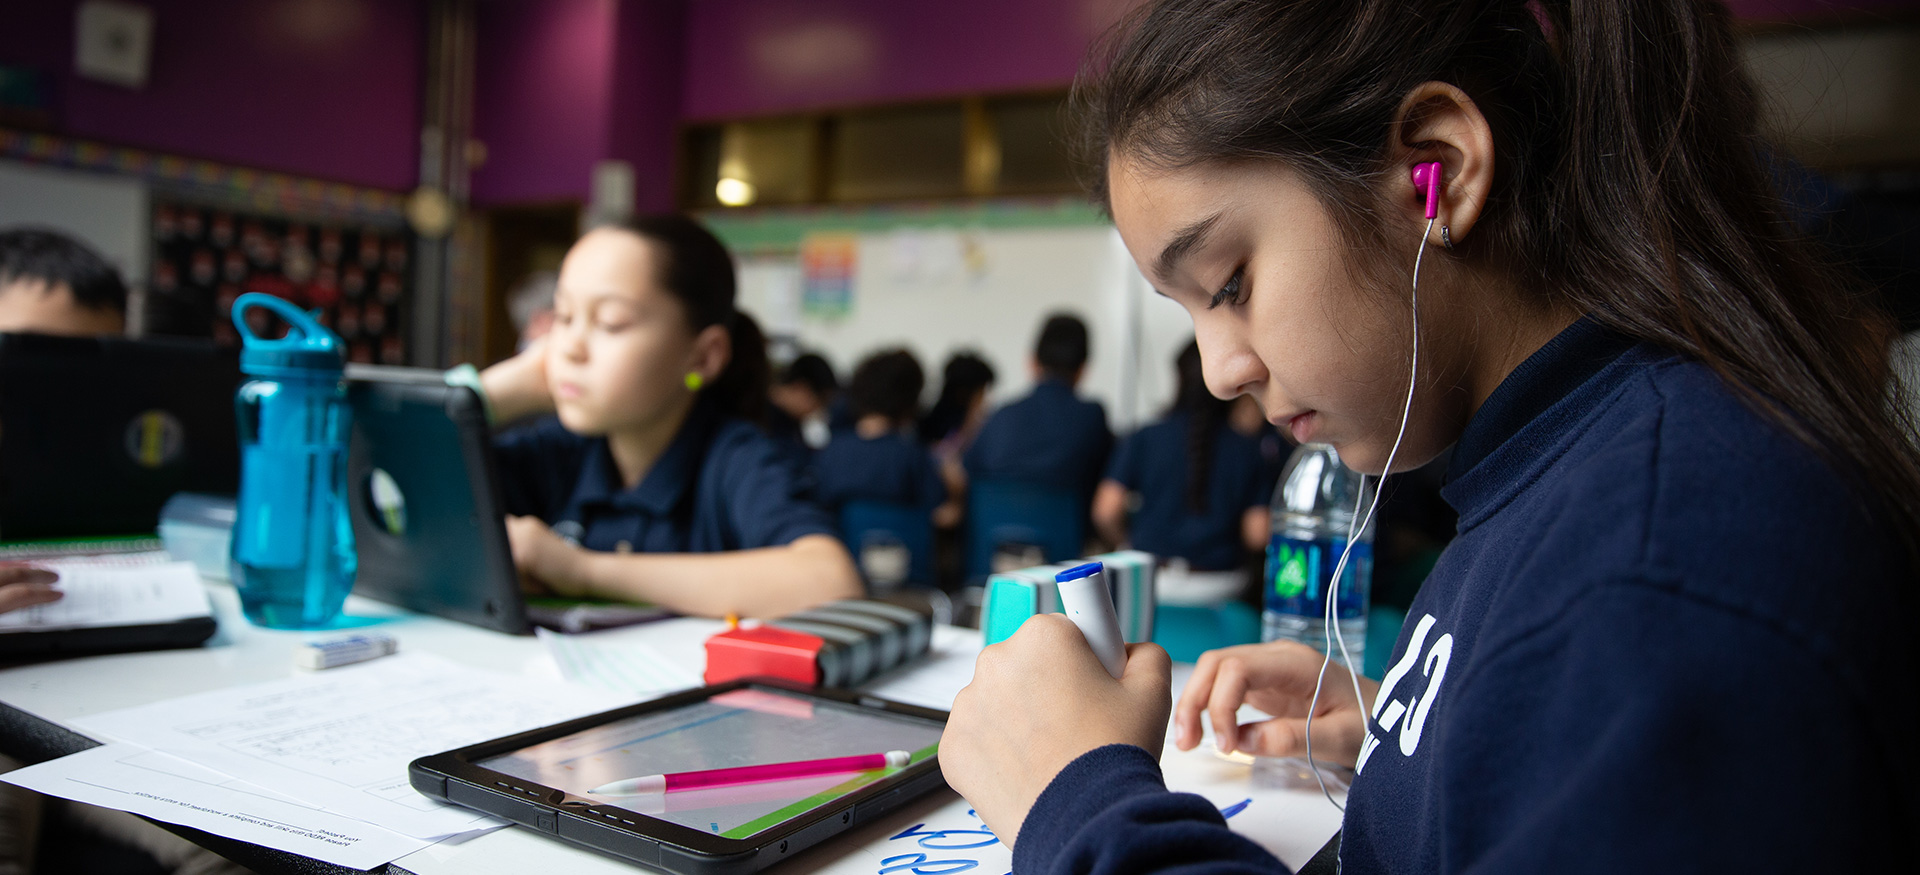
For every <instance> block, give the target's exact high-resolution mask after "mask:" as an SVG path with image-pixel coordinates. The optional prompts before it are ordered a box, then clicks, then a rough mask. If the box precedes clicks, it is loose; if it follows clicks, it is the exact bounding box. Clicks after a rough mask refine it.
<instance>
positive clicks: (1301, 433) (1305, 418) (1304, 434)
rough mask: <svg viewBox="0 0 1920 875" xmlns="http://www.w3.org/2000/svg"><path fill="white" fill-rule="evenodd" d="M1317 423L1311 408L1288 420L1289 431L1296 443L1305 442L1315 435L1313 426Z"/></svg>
mask: <svg viewBox="0 0 1920 875" xmlns="http://www.w3.org/2000/svg"><path fill="white" fill-rule="evenodd" d="M1317 424H1318V423H1316V422H1315V421H1314V418H1313V411H1311V410H1309V411H1307V412H1305V413H1302V414H1300V415H1299V416H1296V417H1294V418H1292V419H1289V420H1287V433H1288V434H1291V435H1293V442H1294V443H1296V444H1304V443H1307V442H1308V440H1309V439H1311V438H1312V437H1313V427H1314V426H1315V425H1317Z"/></svg>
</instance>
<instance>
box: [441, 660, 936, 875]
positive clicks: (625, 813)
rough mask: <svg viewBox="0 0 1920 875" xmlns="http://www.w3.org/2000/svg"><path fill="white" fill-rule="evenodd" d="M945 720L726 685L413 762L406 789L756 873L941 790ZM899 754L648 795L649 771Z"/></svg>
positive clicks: (621, 848)
mask: <svg viewBox="0 0 1920 875" xmlns="http://www.w3.org/2000/svg"><path fill="white" fill-rule="evenodd" d="M946 716H947V715H946V713H945V712H942V711H933V710H929V709H926V708H916V707H913V706H911V705H902V704H899V703H896V702H888V701H884V700H881V699H876V698H874V697H872V696H866V695H862V694H859V693H852V692H845V691H839V690H827V689H820V688H813V687H805V686H800V685H796V684H789V683H785V682H777V681H735V682H732V683H727V684H720V685H718V686H712V687H706V688H703V689H699V690H690V691H688V692H685V693H680V694H677V695H673V696H668V697H666V698H663V699H658V700H655V701H651V702H645V703H642V704H638V705H631V706H628V707H625V708H620V709H616V710H613V711H608V712H606V713H603V714H596V715H593V716H590V717H583V718H580V719H578V720H573V721H569V722H567V723H562V724H559V725H556V726H549V727H546V728H544V729H536V730H533V731H531V732H523V733H521V734H519V735H514V736H509V737H507V738H502V739H497V740H494V741H489V742H484V743H481V744H476V745H472V746H469V747H465V748H461V749H459V750H455V751H450V752H447V753H443V754H436V755H434V756H429V757H422V758H421V759H418V760H415V761H414V762H413V764H412V765H411V767H410V768H409V769H408V774H409V778H410V779H411V781H412V782H413V786H414V789H416V790H419V791H420V792H422V793H425V794H426V795H428V796H432V797H434V798H436V799H444V800H447V801H449V802H453V803H456V804H459V805H464V806H466V807H468V808H473V809H476V810H479V811H484V812H486V813H488V814H492V815H495V816H497V817H502V818H505V819H507V820H510V821H513V822H514V823H518V824H521V825H523V826H527V827H531V828H533V829H536V830H538V831H540V832H543V833H546V834H548V835H553V836H557V837H559V838H560V839H562V840H565V841H569V842H573V843H575V844H578V845H583V846H586V847H589V848H594V849H596V850H600V851H604V852H606V853H610V854H614V855H616V856H620V857H624V858H626V859H629V860H633V861H635V862H639V863H645V864H647V865H649V866H653V867H657V868H660V869H665V870H667V871H669V872H679V873H685V875H721V873H737V872H754V871H758V870H760V869H763V868H765V867H767V866H770V865H772V864H774V863H777V862H779V861H780V860H783V859H786V858H787V857H791V856H793V855H795V854H797V853H799V852H800V851H801V850H803V849H805V848H807V847H810V846H812V845H815V844H818V843H820V842H822V841H825V840H826V839H828V838H830V837H832V836H834V835H837V834H839V833H841V832H845V831H847V830H849V829H852V828H854V827H856V826H860V825H863V824H866V823H869V822H872V821H873V820H875V819H877V818H880V817H884V816H886V815H887V814H889V813H891V812H892V811H894V810H895V809H896V808H898V807H899V806H901V805H902V804H905V803H906V802H908V801H910V800H912V799H914V798H916V797H918V796H920V795H922V794H924V793H927V792H929V791H931V790H935V789H937V788H939V787H941V786H942V785H943V784H944V781H943V779H942V778H941V775H940V764H939V760H938V758H937V756H936V754H937V751H938V748H939V742H940V733H941V730H942V729H943V728H944V727H945V725H946ZM890 750H904V751H908V752H910V753H911V754H913V758H912V761H911V762H910V763H909V764H908V765H906V766H904V767H902V768H897V769H879V770H874V771H869V772H855V773H844V774H838V775H823V776H819V777H815V778H805V779H797V780H790V781H779V782H772V783H765V784H742V785H736V786H733V787H720V788H712V789H704V790H690V791H680V792H673V793H667V794H661V795H650V796H625V797H613V796H605V797H602V796H594V795H592V794H591V793H590V791H591V790H592V789H594V788H597V787H600V786H602V785H604V784H607V783H610V782H613V781H617V780H622V779H626V778H633V777H638V776H641V775H650V774H665V773H673V772H686V771H696V770H703V769H718V768H730V767H735V766H745V765H758V764H766V763H779V762H792V761H796V760H812V759H823V758H827V757H839V756H851V755H855V754H868V753H884V752H886V751H890Z"/></svg>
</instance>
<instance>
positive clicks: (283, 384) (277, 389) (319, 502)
mask: <svg viewBox="0 0 1920 875" xmlns="http://www.w3.org/2000/svg"><path fill="white" fill-rule="evenodd" d="M254 307H260V308H264V309H266V310H269V311H271V312H272V313H273V314H274V315H276V316H279V317H280V318H281V319H282V320H285V321H286V323H287V325H288V326H289V328H288V330H287V336H286V337H283V338H280V339H278V340H268V339H265V338H262V337H260V336H258V335H256V334H254V333H253V330H252V329H251V328H250V327H249V326H248V325H247V319H246V313H247V311H248V310H250V309H252V308H254ZM233 324H234V326H235V327H237V328H238V329H239V330H240V336H241V337H242V338H243V339H244V343H245V346H244V347H243V348H242V350H241V353H240V370H241V371H243V372H245V373H246V375H247V377H248V378H249V379H248V381H247V383H246V384H245V385H243V386H241V387H240V392H239V394H238V395H237V396H236V397H235V398H234V405H235V407H236V408H237V411H238V413H239V420H240V502H239V513H238V515H237V516H236V518H235V520H234V525H233V567H234V579H233V582H234V586H235V588H236V589H238V590H239V592H240V606H241V608H242V609H243V610H244V611H245V612H246V615H247V619H248V620H251V621H253V623H255V624H256V625H260V626H267V627H269V628H274V629H315V628H320V627H324V626H326V625H328V624H330V623H332V622H333V621H334V620H335V619H336V618H338V617H339V616H340V609H341V607H342V606H343V605H344V604H345V603H346V600H347V592H348V591H349V590H351V589H352V588H353V575H354V571H355V570H356V568H357V565H358V563H357V560H356V559H355V556H354V549H353V523H352V520H351V518H350V517H349V516H348V514H347V434H348V430H349V428H350V426H351V413H350V411H349V408H348V407H347V387H346V380H345V379H344V377H343V376H342V372H343V371H344V369H345V367H346V355H345V352H344V348H343V344H342V343H341V341H340V338H339V336H338V335H336V334H334V333H333V332H332V331H329V330H327V328H326V327H325V326H323V325H321V324H320V323H318V322H315V321H314V319H313V317H312V316H310V315H308V314H307V313H305V312H303V311H302V310H301V309H300V308H298V307H295V306H294V305H292V304H290V303H288V302H286V301H284V300H281V299H279V298H276V297H273V296H272V295H262V294H258V293H251V294H245V295H241V296H240V298H239V299H238V300H236V301H234V302H233Z"/></svg>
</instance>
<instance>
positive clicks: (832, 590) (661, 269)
mask: <svg viewBox="0 0 1920 875" xmlns="http://www.w3.org/2000/svg"><path fill="white" fill-rule="evenodd" d="M733 303H734V272H733V260H732V258H731V257H730V256H729V255H728V254H727V251H726V249H725V248H723V247H722V246H721V244H720V242H719V241H718V240H716V239H715V238H714V237H713V235H712V234H710V233H708V232H707V231H706V230H705V229H704V228H702V227H700V226H699V225H697V224H695V223H694V222H693V221H692V220H689V219H686V218H684V217H680V216H660V217H650V218H641V219H634V220H631V221H628V222H625V223H622V224H620V225H617V226H610V227H605V228H600V229H597V230H594V231H591V232H589V233H588V234H587V235H586V236H584V237H582V238H581V239H580V241H579V242H578V243H576V244H575V245H574V247H573V249H572V250H570V251H569V252H568V253H567V257H566V261H565V262H564V263H563V264H562V266H561V269H560V282H559V286H558V289H557V291H556V293H555V297H554V327H553V331H552V332H551V333H550V334H549V335H548V336H547V337H546V338H545V339H544V340H543V341H541V342H540V343H537V344H535V345H534V346H533V347H532V348H530V349H528V350H527V351H526V352H524V353H522V354H520V355H518V356H515V357H514V358H512V359H509V360H507V361H505V362H502V363H500V364H498V365H495V366H493V367H490V368H488V369H487V370H486V371H484V372H483V373H482V374H481V382H482V384H483V385H484V386H485V388H486V391H487V395H488V398H489V401H490V403H491V404H492V405H493V409H494V414H495V416H496V418H497V419H500V420H512V419H516V418H519V417H520V416H524V415H527V414H528V413H533V412H540V411H548V410H551V411H554V412H555V413H557V414H558V416H557V418H554V419H549V420H546V421H544V422H542V423H540V424H539V425H537V426H534V427H532V428H529V429H524V430H520V431H516V432H514V433H511V434H508V435H503V436H502V437H501V438H500V440H499V447H498V450H499V452H498V458H499V459H500V464H501V468H502V486H503V491H504V492H505V498H506V503H507V507H508V510H509V513H511V514H513V516H510V517H509V518H508V524H507V534H508V536H509V539H510V540H511V541H512V546H513V558H514V564H515V565H516V566H518V567H519V568H520V569H521V571H522V572H523V573H524V574H525V575H527V576H528V577H529V578H531V579H532V580H534V581H537V582H538V583H539V584H541V585H544V586H545V587H547V588H550V589H552V590H553V591H555V592H557V593H560V594H562V595H567V596H595V597H604V598H614V599H627V600H634V601H643V602H651V603H654V604H659V605H662V606H665V607H668V608H671V609H673V610H675V611H679V612H681V613H686V614H696V615H704V616H722V615H725V614H727V613H739V614H742V615H747V616H777V615H780V614H785V613H791V612H793V611H796V610H800V609H803V608H806V607H808V606H811V605H814V604H818V603H820V602H824V601H828V600H832V599H836V598H847V597H852V596H856V595H858V594H859V593H860V582H859V577H858V575H857V574H856V572H855V570H854V567H853V563H852V560H851V559H850V558H849V557H848V555H847V551H846V549H845V548H844V547H842V546H841V544H840V542H839V540H838V539H837V538H835V536H834V535H833V531H834V527H833V524H832V522H831V520H829V519H828V518H827V516H826V515H825V514H824V513H823V512H822V511H821V510H820V509H819V508H818V507H817V506H815V505H814V504H813V503H812V502H811V501H810V500H808V499H807V497H806V496H805V495H803V491H804V490H803V486H802V484H801V482H800V479H799V475H798V474H797V473H796V472H795V471H794V470H793V469H792V467H791V466H790V465H789V464H788V463H787V462H786V461H785V460H784V458H783V457H782V455H781V452H780V450H779V448H778V447H777V446H775V444H774V442H773V441H772V439H771V438H769V437H767V436H766V434H765V433H763V432H762V431H761V430H760V429H759V428H758V427H757V426H754V425H752V424H750V423H749V422H747V421H744V420H743V419H741V418H739V413H740V412H741V411H742V410H743V409H746V408H750V407H757V406H758V405H759V404H761V403H763V401H764V397H765V392H766V380H765V377H764V374H761V375H754V374H748V373H745V372H744V370H745V368H743V367H742V366H743V363H744V364H745V365H748V366H750V365H752V364H753V363H754V362H752V361H749V360H748V358H750V357H741V356H736V355H735V354H734V352H735V351H734V348H733V343H734V339H733V335H732V333H731V332H730V331H729V325H730V324H732V322H733V320H734V316H735V313H734V306H733ZM757 361H758V363H759V365H760V366H761V367H762V368H764V365H765V357H764V354H762V355H761V356H760V357H759V358H758V360H757ZM556 530H558V531H556ZM559 532H564V533H566V534H565V536H563V535H562V534H560V533H559Z"/></svg>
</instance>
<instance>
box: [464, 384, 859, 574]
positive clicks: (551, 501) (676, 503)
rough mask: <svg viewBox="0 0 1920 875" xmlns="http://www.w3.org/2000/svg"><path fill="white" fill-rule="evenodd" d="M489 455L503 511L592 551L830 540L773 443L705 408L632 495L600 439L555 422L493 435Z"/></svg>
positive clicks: (829, 528) (827, 524)
mask: <svg viewBox="0 0 1920 875" xmlns="http://www.w3.org/2000/svg"><path fill="white" fill-rule="evenodd" d="M494 450H495V456H496V458H497V459H498V465H499V468H500V486H501V492H502V493H503V498H504V499H505V504H506V509H507V512H508V513H511V514H522V515H531V516H537V517H539V518H540V519H542V520H545V521H546V522H547V524H548V525H551V526H554V527H555V528H556V529H558V530H560V531H562V532H563V533H566V532H567V531H568V530H573V531H575V532H577V539H578V541H579V542H580V545H581V546H583V547H586V548H587V549H589V550H603V551H622V550H631V551H633V552H637V553H714V552H719V551H722V550H747V549H752V548H755V547H774V546H780V545H784V544H789V543H792V542H793V541H794V540H795V539H797V538H800V537H802V536H804V535H815V534H826V535H831V534H833V524H832V520H830V519H829V518H828V517H827V515H826V513H825V512H824V511H822V510H821V509H820V508H819V506H818V505H816V504H814V503H813V502H812V501H811V500H810V499H809V498H808V496H807V494H806V485H805V483H804V482H803V481H802V479H801V476H800V475H799V474H798V473H797V472H796V471H795V470H794V469H793V466H792V465H791V464H790V462H789V461H788V459H787V458H786V457H785V455H784V454H783V453H782V451H781V449H780V447H779V446H778V445H777V444H776V443H775V442H774V440H773V439H772V438H769V437H767V435H766V434H765V433H764V432H762V431H761V430H760V429H759V428H757V427H755V426H753V425H751V424H749V423H747V422H744V421H742V420H739V419H733V418H729V417H724V416H721V415H719V414H718V412H717V411H714V410H712V409H711V408H709V406H708V405H705V404H699V405H696V406H695V407H694V409H693V411H692V412H691V413H689V414H688V415H687V421H686V423H685V424H683V425H682V426H681V427H680V433H679V434H677V435H675V436H674V438H673V442H672V443H670V444H668V445H667V450H666V452H664V453H662V454H661V455H660V459H659V460H658V461H656V462H655V463H654V465H653V467H652V468H651V469H649V470H648V471H647V474H646V476H645V477H643V478H641V480H640V482H639V483H638V484H636V485H635V486H633V487H632V488H630V489H629V488H626V487H625V486H624V485H623V484H622V483H621V482H620V471H619V469H618V468H617V467H616V466H615V465H614V461H613V455H612V453H611V452H610V451H609V450H608V448H607V441H606V438H598V437H583V436H581V435H577V434H574V433H573V432H570V431H567V430H566V428H565V427H563V426H561V425H560V421H559V420H558V419H556V418H548V419H545V420H542V421H540V422H538V423H536V424H534V425H531V426H528V427H526V428H523V429H518V430H515V431H512V432H508V433H505V434H502V435H500V436H499V437H497V438H496V439H495V441H494ZM576 526H577V528H575V527H576Z"/></svg>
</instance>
